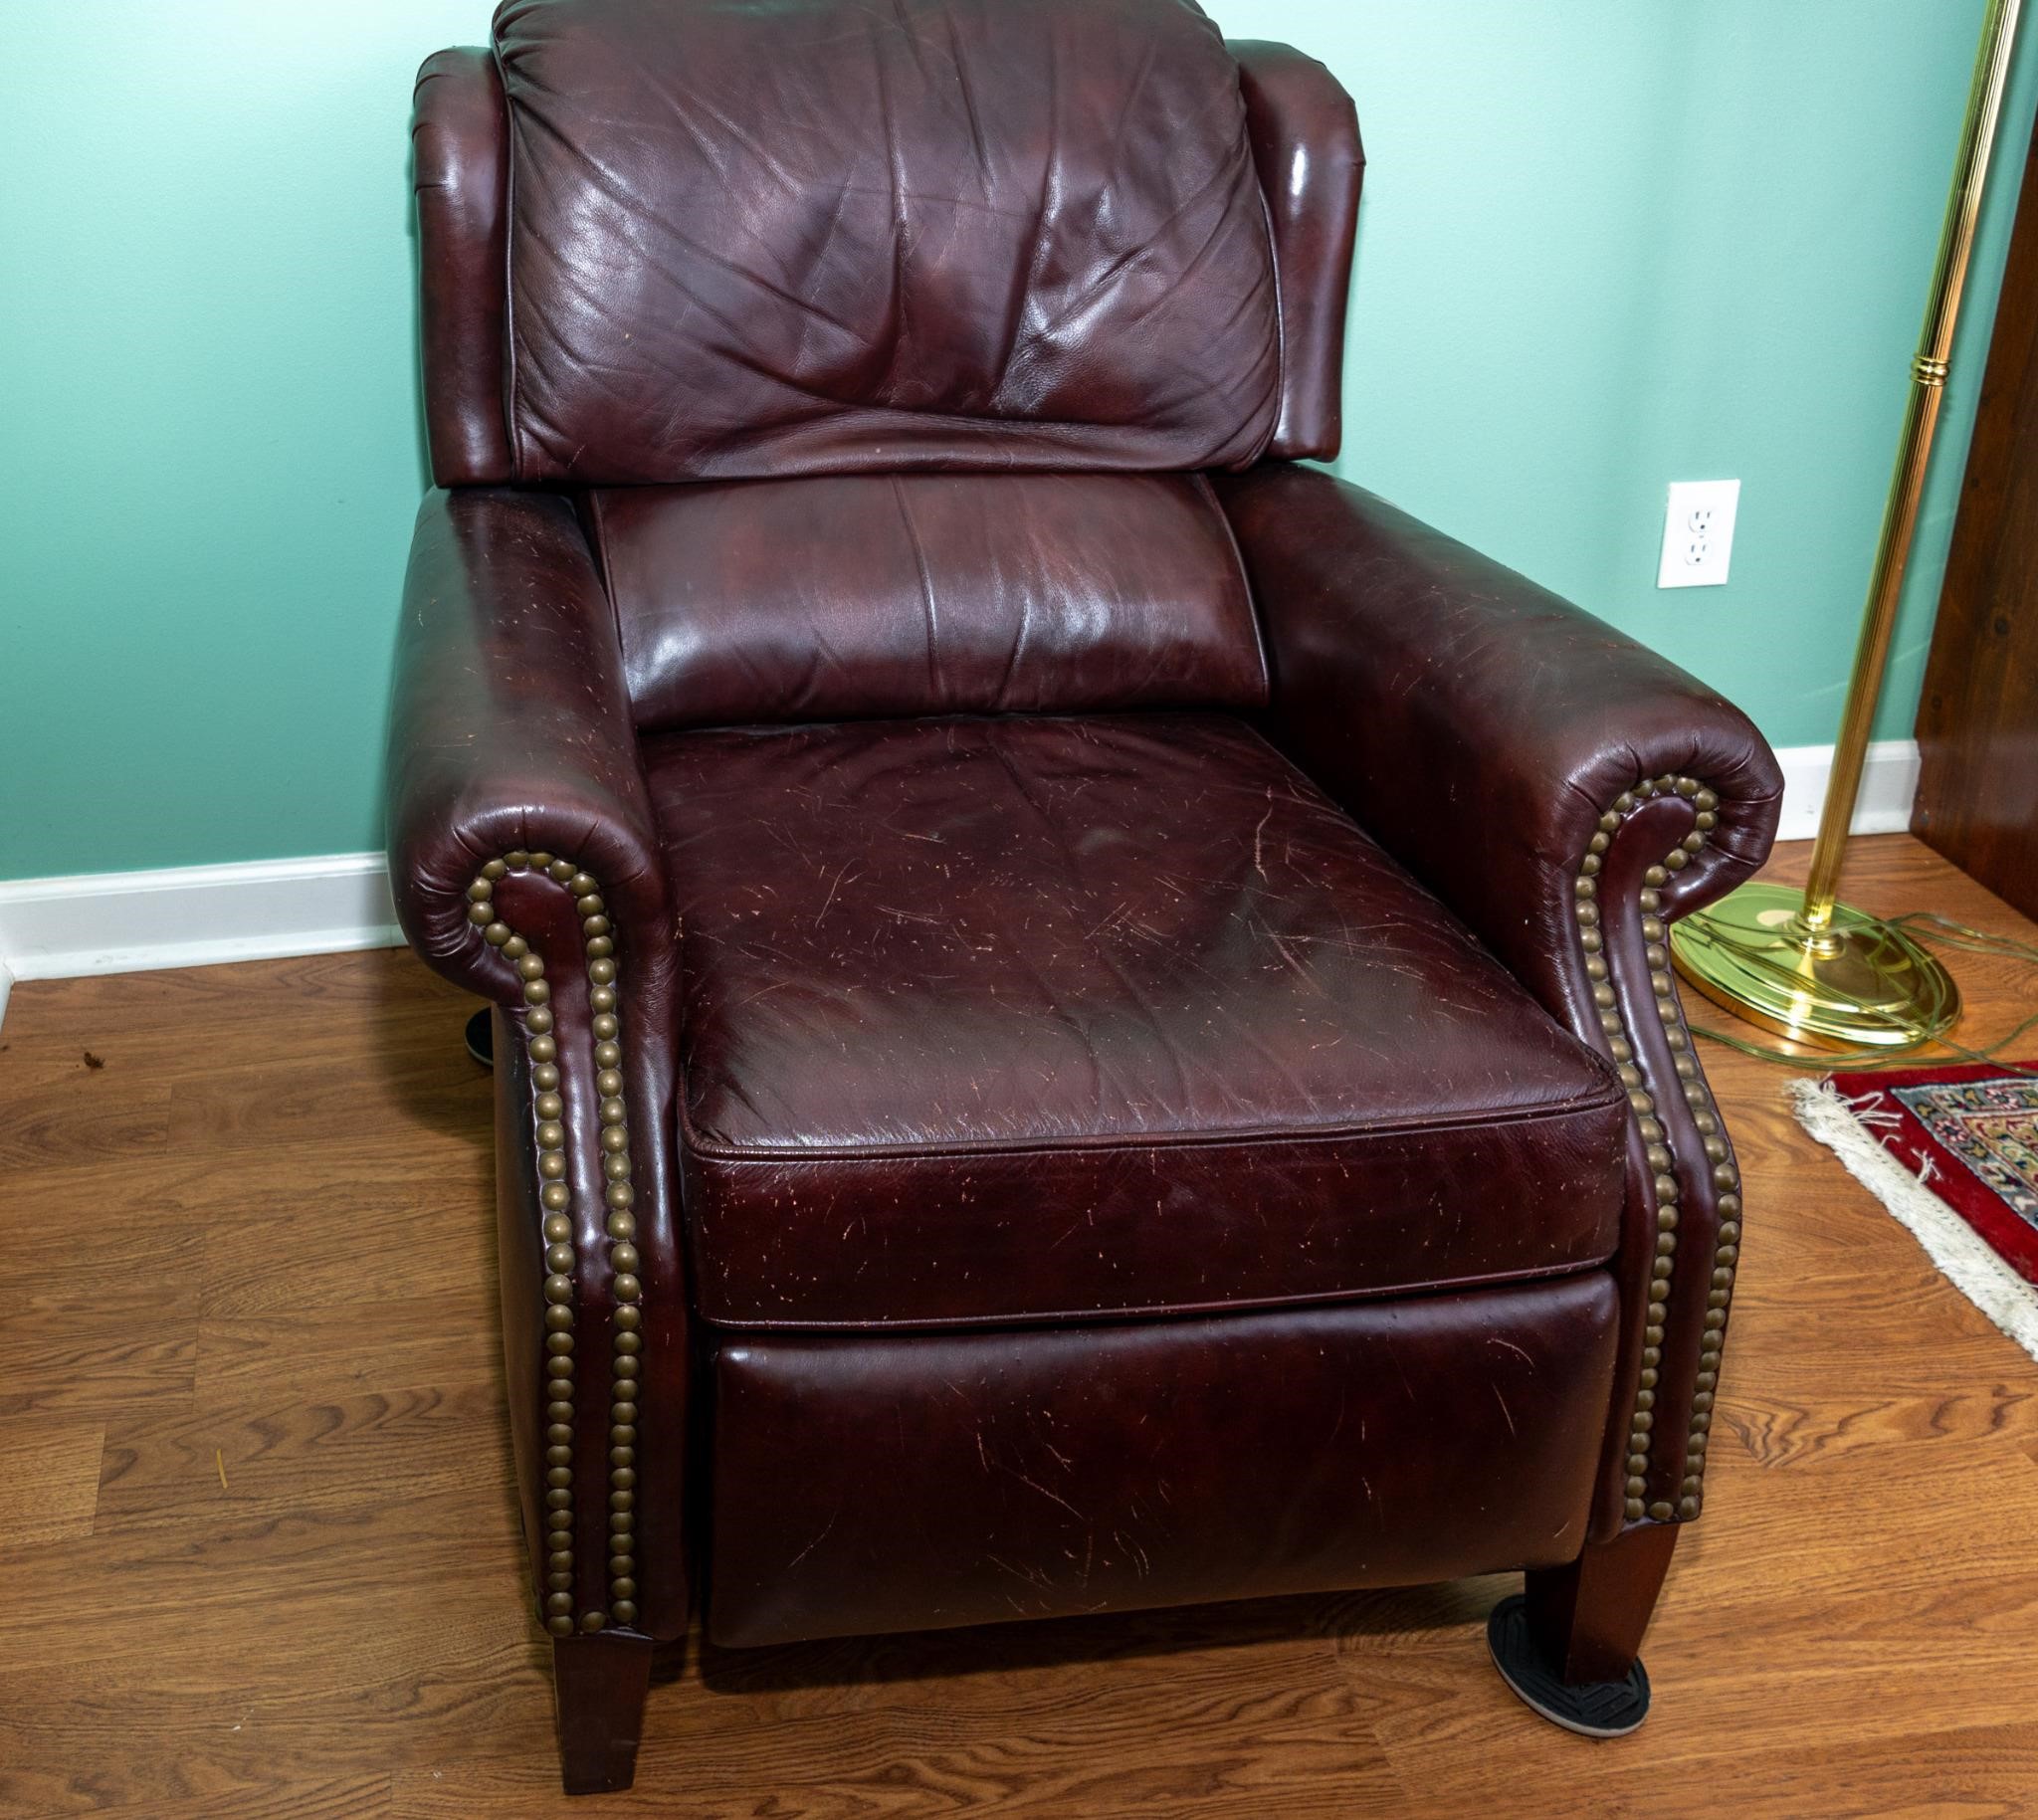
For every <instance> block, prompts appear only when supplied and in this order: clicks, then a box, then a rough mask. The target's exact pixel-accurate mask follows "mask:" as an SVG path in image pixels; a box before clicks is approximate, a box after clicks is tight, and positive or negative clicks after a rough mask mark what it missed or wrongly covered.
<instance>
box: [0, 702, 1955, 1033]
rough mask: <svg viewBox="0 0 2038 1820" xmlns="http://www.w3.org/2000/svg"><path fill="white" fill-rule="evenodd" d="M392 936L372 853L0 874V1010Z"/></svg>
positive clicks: (373, 943) (1883, 758)
mask: <svg viewBox="0 0 2038 1820" xmlns="http://www.w3.org/2000/svg"><path fill="white" fill-rule="evenodd" d="M1776 756H1777V758H1778V760H1779V761H1780V762H1781V763H1782V766H1783V778H1784V790H1783V825H1782V828H1781V829H1780V831H1779V834H1778V838H1779V839H1782V840H1786V841H1801V840H1809V839H1810V838H1811V836H1812V834H1813V832H1814V830H1815V829H1816V828H1817V826H1818V819H1819V805H1820V803H1821V801H1822V800H1823V799H1824V796H1825V789H1826V777H1827V774H1828V772H1829V771H1830V770H1831V768H1832V763H1833V748H1832V747H1831V746H1829V745H1794V746H1784V747H1782V748H1781V749H1780V750H1778V752H1777V753H1776ZM1917 789H1918V742H1917V741H1916V740H1915V739H1885V740H1882V741H1880V742H1879V743H1877V744H1875V745H1872V746H1870V747H1869V748H1868V765H1867V769H1866V770H1865V772H1864V773H1863V776H1862V781H1861V799H1860V801H1859V803H1858V804H1857V805H1856V808H1855V811H1854V832H1855V833H1856V834H1889V833H1893V832H1895V831H1898V830H1901V829H1904V828H1908V827H1909V826H1910V825H1911V799H1912V797H1913V796H1914V795H1916V793H1917ZM402 941H403V935H402V933H401V931H400V930H399V929H398V928H397V926H396V909H395V906H394V905H393V904H392V903H391V901H390V897H389V877H388V871H387V866H386V863H385V862H384V860H383V858H382V856H381V855H380V854H379V853H341V854H329V855H324V856H321V857H319V858H315V859H308V860H254V861H249V862H246V863H242V864H236V865H230V866H179V867H172V868H168V869H166V870H163V871H160V872H105V873H87V874H82V875H80V876H78V877H76V878H69V879H18V880H13V881H6V880H0V1016H4V1015H5V1014H6V1009H7V992H8V987H9V986H10V985H11V984H12V983H13V982H14V981H15V980H18V979H69V978H73V977H76V976H77V975H80V974H85V973H138V972H144V971H147V970H149V969H151V968H155V967H207V966H216V965H219V964H221V963H222V962H226V961H234V960H274V959H277V958H280V957H281V956H283V955H287V954H337V953H342V952H345V951H347V950H350V949H354V948H385V947H398V946H401V945H402Z"/></svg>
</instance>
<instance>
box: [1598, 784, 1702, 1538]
mask: <svg viewBox="0 0 2038 1820" xmlns="http://www.w3.org/2000/svg"><path fill="white" fill-rule="evenodd" d="M1670 795H1676V796H1682V797H1684V798H1685V799H1686V800H1687V801H1688V802H1690V803H1691V805H1692V807H1693V809H1694V810H1695V811H1696V815H1695V818H1694V826H1693V831H1692V832H1691V833H1690V834H1688V835H1686V836H1685V837H1684V839H1683V840H1682V841H1680V842H1679V843H1678V844H1677V846H1675V847H1674V848H1672V849H1671V850H1670V852H1669V853H1668V854H1667V855H1665V857H1664V859H1663V862H1662V864H1661V865H1657V866H1651V867H1650V868H1649V869H1648V870H1647V871H1646V872H1645V873H1644V874H1643V875H1642V885H1643V890H1642V894H1641V909H1642V938H1643V941H1644V942H1645V944H1646V958H1647V961H1648V966H1649V988H1650V991H1651V992H1652V993H1653V994H1654V997H1655V1005H1656V1016H1657V1018H1658V1020H1659V1021H1660V1022H1661V1024H1662V1026H1663V1041H1664V1042H1665V1043H1666V1044H1667V1045H1668V1046H1669V1048H1670V1051H1671V1054H1672V1058H1673V1061H1672V1067H1673V1069H1674V1071H1675V1073H1676V1075H1677V1078H1678V1082H1679V1087H1680V1091H1681V1092H1682V1094H1683V1096H1684V1101H1685V1104H1686V1105H1687V1106H1688V1107H1689V1108H1690V1109H1691V1113H1692V1121H1693V1123H1695V1124H1696V1125H1697V1126H1698V1129H1699V1133H1700V1136H1701V1138H1702V1140H1703V1142H1704V1146H1705V1152H1706V1160H1707V1164H1708V1170H1707V1173H1708V1175H1709V1176H1710V1178H1711V1180H1712V1181H1713V1182H1714V1183H1715V1184H1716V1185H1717V1186H1718V1187H1719V1188H1720V1190H1721V1192H1720V1193H1719V1195H1718V1196H1717V1197H1716V1205H1717V1206H1718V1207H1719V1209H1720V1237H1719V1241H1718V1243H1717V1245H1716V1247H1715V1249H1714V1254H1713V1280H1712V1293H1711V1295H1710V1296H1709V1297H1708V1300H1707V1309H1708V1313H1707V1314H1706V1321H1705V1334H1704V1338H1703V1339H1702V1340H1701V1342H1700V1348H1699V1376H1698V1387H1697V1391H1696V1394H1695V1395H1694V1396H1693V1398H1692V1407H1691V1410H1690V1411H1689V1413H1688V1416H1687V1418H1686V1432H1685V1448H1686V1455H1685V1476H1684V1479H1683V1481H1682V1483H1681V1484H1680V1485H1679V1487H1678V1496H1677V1501H1676V1502H1675V1503H1674V1504H1673V1503H1671V1502H1670V1501H1669V1500H1667V1499H1657V1500H1655V1501H1654V1502H1653V1503H1652V1502H1650V1501H1649V1499H1648V1490H1649V1481H1648V1471H1649V1449H1650V1442H1651V1440H1652V1439H1653V1437H1654V1435H1655V1433H1656V1427H1657V1423H1656V1416H1657V1410H1656V1383H1657V1376H1658V1369H1659V1367H1660V1366H1661V1364H1662V1362H1663V1336H1664V1327H1665V1322H1666V1321H1667V1320H1668V1318H1669V1309H1670V1285H1671V1278H1672V1266H1673V1264H1674V1263H1675V1261H1676V1256H1677V1225H1678V1204H1677V1203H1678V1193H1679V1189H1678V1181H1677V1174H1676V1167H1675V1164H1676V1159H1675V1158H1674V1157H1673V1155H1672V1154H1671V1151H1670V1147H1669V1137H1668V1133H1667V1132H1666V1130H1665V1128H1664V1126H1663V1123H1662V1121H1661V1120H1660V1119H1658V1118H1657V1116H1656V1100H1655V1096H1654V1095H1653V1094H1652V1093H1651V1092H1650V1091H1649V1088H1648V1085H1647V1083H1646V1082H1645V1080H1644V1078H1643V1075H1642V1071H1641V1070H1640V1068H1638V1067H1637V1066H1635V1045H1634V1033H1633V1032H1632V1031H1631V1030H1629V1029H1628V1028H1627V1026H1626V1024H1625V1023H1624V1022H1623V1021H1622V1019H1621V1016H1620V1012H1619V1009H1618V1003H1619V1001H1618V999H1617V998H1616V996H1615V994H1614V992H1613V989H1612V988H1611V987H1610V986H1609V985H1607V984H1606V977H1607V966H1606V960H1605V956H1604V953H1603V951H1602V950H1603V949H1604V946H1605V942H1604V938H1603V937H1602V936H1601V934H1600V932H1599V907H1598V904H1597V901H1596V900H1597V897H1598V884H1597V877H1598V873H1599V869H1600V864H1601V861H1600V856H1601V855H1602V854H1604V853H1605V852H1606V850H1607V849H1608V848H1609V847H1610V846H1612V844H1613V838H1614V836H1615V835H1616V834H1618V833H1619V832H1620V828H1621V824H1622V823H1623V822H1625V821H1626V820H1627V818H1628V817H1629V816H1630V815H1632V814H1633V813H1634V812H1635V811H1636V810H1637V809H1639V808H1640V807H1641V806H1642V805H1643V804H1644V803H1645V802H1649V801H1652V800H1653V799H1654V798H1656V797H1659V796H1670ZM1719 809H1720V798H1719V797H1718V796H1717V795H1716V794H1715V793H1714V792H1713V791H1711V790H1709V789H1707V788H1705V786H1704V785H1702V784H1701V783H1700V782H1699V781H1698V780H1697V779H1696V778H1692V777H1678V776H1675V775H1666V776H1663V777H1652V778H1647V779H1645V780H1644V781H1643V782H1641V783H1638V784H1637V785H1636V786H1635V787H1634V788H1633V789H1632V790H1628V791H1623V792H1622V794H1621V795H1620V796H1618V797H1617V798H1615V800H1614V803H1613V806H1612V808H1610V809H1608V810H1607V812H1606V813H1605V814H1604V815H1602V816H1601V817H1600V818H1599V829H1598V832H1597V833H1596V834H1594V835H1593V837H1592V839H1591V842H1590V844H1589V846H1588V848H1587V850H1586V853H1585V857H1584V860H1583V862H1582V863H1581V864H1580V866H1579V868H1578V878H1577V884H1576V894H1577V896H1576V910H1577V917H1578V940H1579V944H1580V945H1581V946H1582V947H1583V948H1584V950H1585V976H1586V978H1588V979H1589V980H1590V981H1591V982H1592V1002H1593V1006H1594V1008H1595V1010H1596V1011H1597V1013H1598V1019H1599V1027H1600V1029H1601V1030H1602V1031H1603V1032H1604V1033H1605V1035H1606V1039H1607V1049H1608V1051H1609V1053H1611V1055H1612V1057H1613V1060H1614V1062H1615V1064H1616V1065H1617V1066H1618V1068H1619V1070H1620V1078H1621V1084H1622V1085H1623V1086H1624V1087H1626V1088H1627V1090H1628V1105H1629V1107H1630V1108H1631V1109H1632V1111H1633V1112H1634V1115H1635V1118H1636V1121H1637V1124H1638V1125H1639V1127H1640V1130H1641V1133H1642V1138H1643V1141H1644V1143H1645V1144H1646V1146H1647V1155H1648V1159H1649V1166H1650V1169H1651V1171H1652V1179H1651V1182H1650V1194H1651V1196H1652V1199H1653V1202H1654V1206H1655V1213H1656V1266H1655V1272H1654V1275H1653V1277H1652V1279H1651V1281H1650V1284H1649V1310H1648V1324H1647V1326H1646V1327H1645V1328H1644V1330H1643V1347H1642V1376H1641V1385H1640V1388H1639V1389H1638V1390H1637V1391H1636V1393H1635V1407H1634V1412H1633V1414H1632V1415H1631V1416H1630V1418H1629V1421H1628V1459H1627V1469H1628V1479H1627V1503H1626V1511H1627V1517H1628V1520H1629V1521H1630V1522H1638V1521H1640V1520H1642V1519H1643V1518H1644V1517H1647V1518H1650V1519H1652V1520H1654V1521H1657V1522H1668V1521H1670V1520H1671V1519H1673V1518H1676V1519H1679V1520H1683V1521H1689V1520H1690V1519H1691V1518H1692V1517H1696V1516H1698V1514H1699V1510H1700V1508H1701V1506H1702V1505H1703V1503H1704V1501H1705V1476H1706V1444H1707V1437H1708V1432H1709V1431H1710V1429H1711V1428H1712V1426H1713V1392H1714V1387H1715V1385H1717V1384H1718V1383H1719V1381H1720V1351H1721V1342H1722V1341H1723V1340H1724V1339H1725V1338H1726V1333H1727V1309H1728V1305H1729V1304H1730V1303H1731V1302H1732V1298H1733V1268H1734V1265H1735V1263H1736V1262H1737V1261H1738V1259H1739V1257H1740V1207H1741V1202H1740V1175H1739V1172H1738V1171H1737V1170H1736V1169H1735V1168H1734V1166H1733V1160H1732V1153H1731V1152H1730V1151H1729V1149H1728V1146H1727V1139H1726V1134H1725V1131H1724V1128H1723V1126H1722V1124H1721V1121H1720V1113H1719V1109H1718V1107H1717V1106H1716V1105H1715V1104H1714V1101H1713V1097H1712V1095H1711V1093H1710V1092H1709V1091H1708V1090H1707V1087H1706V1079H1705V1076H1704V1075H1703V1074H1702V1073H1701V1072H1700V1069H1699V1064H1698V1061H1697V1059H1696V1058H1695V1057H1694V1056H1693V1055H1692V1053H1691V1036H1690V1034H1689V1032H1688V1031H1687V1029H1686V1027H1685V1021H1684V1011H1683V1008H1682V1006H1681V1005H1680V1004H1679V1003H1678V997H1677V981H1676V978H1675V977H1674V976H1673V974H1672V973H1671V970H1670V947H1669V935H1668V929H1667V927H1666V925H1665V923H1664V921H1663V919H1662V917H1661V915H1660V914H1659V913H1658V912H1659V911H1660V910H1662V908H1663V897H1662V893H1661V890H1660V889H1659V888H1660V887H1662V886H1663V885H1665V884H1667V883H1668V882H1669V880H1670V878H1671V875H1672V874H1674V873H1679V872H1682V871H1683V870H1684V869H1685V868H1686V867H1687V866H1689V865H1690V864H1691V862H1692V858H1693V856H1694V855H1696V854H1698V853H1699V852H1701V851H1702V850H1703V849H1704V847H1705V845H1706V841H1707V839H1708V837H1709V836H1710V835H1711V834H1712V832H1713V830H1714V829H1715V828H1716V827H1718V826H1719V824H1720V815H1719Z"/></svg>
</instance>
